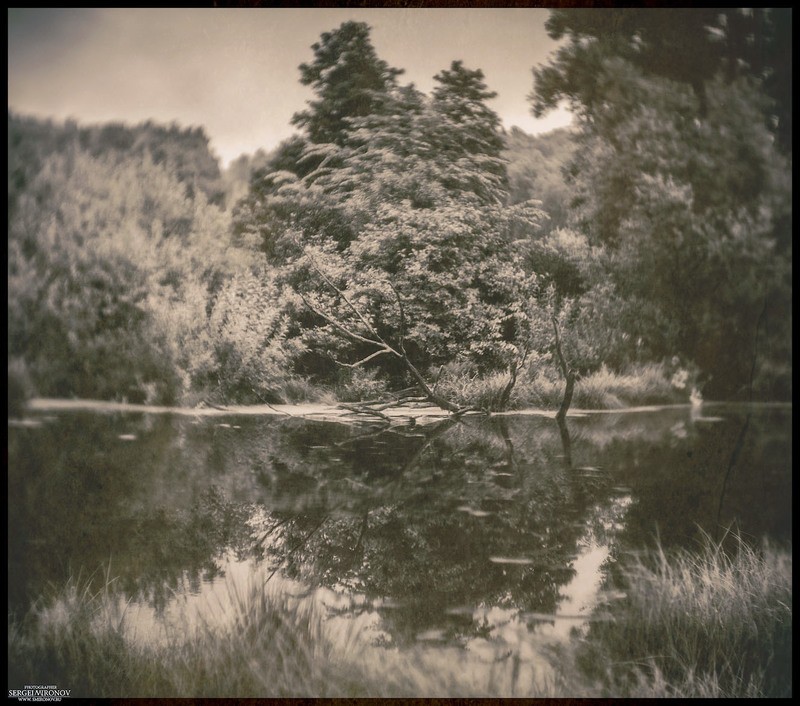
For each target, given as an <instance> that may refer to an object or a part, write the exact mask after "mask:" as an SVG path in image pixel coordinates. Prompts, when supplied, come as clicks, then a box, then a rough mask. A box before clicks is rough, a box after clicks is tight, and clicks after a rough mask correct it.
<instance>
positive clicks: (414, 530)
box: [9, 405, 791, 682]
mask: <svg viewBox="0 0 800 706" xmlns="http://www.w3.org/2000/svg"><path fill="white" fill-rule="evenodd" d="M704 411H705V412H706V413H708V411H709V410H708V406H707V405H706V407H705V408H704ZM696 414H697V412H696V411H693V410H690V409H689V408H682V409H681V408H671V409H663V410H660V411H653V410H650V411H647V412H642V413H628V414H603V415H586V416H581V417H579V418H570V419H568V420H566V421H564V420H562V421H561V423H557V422H555V421H554V420H552V419H548V418H544V417H535V416H503V417H497V418H492V419H480V418H469V419H465V420H463V421H462V422H460V423H455V422H453V421H448V420H445V421H440V422H435V421H433V422H431V423H428V424H424V425H415V426H413V427H410V426H409V427H392V428H389V429H385V428H380V429H378V428H370V427H365V426H359V427H355V426H353V425H348V424H342V423H333V422H319V421H317V422H315V421H307V420H303V419H296V418H294V419H289V418H276V417H269V418H263V417H262V418H259V417H252V416H251V417H237V416H232V417H228V418H224V421H220V419H219V418H217V417H209V418H200V417H198V418H197V419H192V418H191V417H186V416H175V417H170V416H164V415H160V416H156V415H150V414H121V413H113V414H96V413H91V414H89V413H76V412H73V413H63V414H59V415H56V416H54V417H53V416H51V417H49V418H45V417H44V415H41V416H34V417H33V418H32V419H31V420H29V423H25V424H18V425H15V426H14V427H10V428H9V527H11V528H13V530H12V531H11V532H10V533H9V610H10V611H23V610H24V609H25V607H26V606H27V605H29V603H30V601H31V600H33V599H35V598H36V597H37V596H39V595H40V594H41V593H42V592H46V591H47V590H48V586H50V585H51V584H53V585H63V584H64V582H66V580H67V579H68V578H69V577H70V576H75V575H77V574H78V573H79V572H84V575H87V574H89V573H91V572H92V571H94V570H96V569H97V568H98V567H101V566H102V567H106V568H107V567H108V565H109V563H110V565H111V568H110V571H111V573H112V574H114V575H117V576H119V582H120V586H121V588H122V590H123V592H124V594H125V595H126V596H128V597H130V598H131V599H132V600H131V602H130V603H129V604H127V611H128V613H127V615H128V618H129V622H130V624H131V625H132V626H134V628H135V630H136V635H137V639H162V638H163V634H162V633H160V632H159V631H160V630H162V629H163V628H159V627H157V625H162V626H163V625H164V624H167V625H169V624H173V625H176V624H181V625H183V626H184V627H185V626H186V625H192V624H194V623H193V622H192V621H193V620H195V619H187V617H186V616H187V615H194V616H202V618H203V620H207V621H208V620H210V621H212V622H213V620H216V619H217V617H219V619H223V618H224V619H227V617H229V616H230V613H231V610H232V608H231V607H230V604H229V603H226V601H229V599H230V595H228V596H227V598H226V592H228V593H229V592H230V586H231V585H234V586H240V587H241V586H246V585H249V584H248V582H253V581H258V580H260V581H262V582H263V583H264V584H266V585H268V586H269V587H270V589H269V590H271V591H276V592H277V593H281V594H284V593H285V594H287V595H295V594H297V595H298V596H299V595H300V594H304V592H305V591H306V590H307V589H308V590H311V591H312V592H313V593H312V594H309V595H310V596H312V597H311V598H309V600H312V601H314V602H315V605H317V604H318V605H319V606H321V607H320V608H319V609H320V610H323V609H324V610H325V611H326V615H329V616H330V618H329V621H328V622H329V625H330V628H329V629H331V630H339V631H340V632H341V635H340V638H337V639H342V640H346V639H352V633H350V632H348V630H351V629H352V626H353V625H354V624H356V623H354V621H356V620H357V621H361V622H359V623H358V625H360V626H362V627H363V626H368V627H369V630H367V631H366V633H367V634H369V635H370V636H371V638H372V639H373V640H374V641H375V642H376V643H380V644H391V645H396V646H400V647H403V646H406V647H408V646H412V645H420V644H424V645H428V646H430V647H431V648H432V649H433V648H434V647H435V648H436V649H444V648H457V649H460V650H466V651H468V652H470V653H472V654H473V655H474V656H475V658H476V659H477V660H484V661H486V660H489V661H488V662H486V663H487V664H488V663H492V664H493V663H494V662H491V660H496V659H498V655H507V656H508V658H509V659H511V660H512V661H513V663H514V666H512V669H514V670H516V671H515V674H516V677H518V678H519V680H521V681H523V682H524V681H525V680H526V679H542V678H545V676H546V675H544V674H543V672H542V670H543V669H544V667H542V666H540V664H541V659H540V654H539V652H538V650H539V647H541V646H542V645H546V644H548V643H550V642H558V641H563V640H566V639H569V638H570V637H571V636H572V635H574V634H575V632H576V631H577V632H578V633H581V632H582V631H585V630H586V626H587V625H588V621H590V620H597V619H602V617H603V614H604V605H605V604H606V603H607V602H608V601H609V600H613V595H610V594H608V592H607V591H604V582H605V578H606V577H607V575H608V572H609V570H610V569H611V567H613V565H614V563H615V562H616V561H618V558H619V557H620V556H621V555H623V554H624V553H625V552H627V551H635V550H638V549H641V548H642V547H644V546H646V545H647V544H648V543H649V542H651V541H652V540H653V539H654V538H655V537H656V536H659V537H660V540H661V542H662V544H664V545H665V546H666V547H668V548H669V547H671V546H692V543H693V542H694V541H695V540H696V538H697V537H698V532H699V529H698V528H700V527H701V528H703V529H705V530H706V531H713V529H714V528H715V527H717V526H719V525H727V524H729V523H730V522H732V521H736V522H737V523H738V526H739V527H740V528H741V529H742V530H743V532H745V534H746V535H747V536H751V537H753V538H754V539H756V540H758V539H760V538H761V537H763V536H765V535H766V536H770V537H772V538H773V540H775V541H777V542H780V541H784V540H786V541H788V539H789V538H790V535H791V500H790V498H791V476H790V468H791V442H790V439H791V436H790V433H791V432H790V429H791V411H790V410H788V411H786V410H775V409H762V410H760V411H759V410H757V411H756V412H753V413H752V414H751V418H750V422H749V427H748V429H747V434H746V435H744V436H742V435H741V429H742V422H743V419H744V417H743V415H742V413H741V411H739V410H737V409H735V408H726V407H719V408H716V409H714V416H713V417H711V418H713V419H715V420H716V419H718V420H719V421H714V422H713V423H711V422H707V421H701V419H703V417H697V416H696ZM710 416H711V415H709V417H710ZM709 417H706V418H705V419H706V420H708V418H709ZM736 449H738V457H737V462H736V472H735V473H728V470H729V468H730V458H731V454H732V453H733V452H734V450H736ZM723 486H724V503H720V491H721V489H722V488H723ZM301 597H302V596H301ZM301 597H298V598H297V600H300V599H301ZM306 598H308V596H306ZM134 614H135V615H136V617H133V616H134ZM215 616H216V617H215ZM197 620H199V618H198V619H197ZM197 620H195V622H197ZM337 626H338V627H337ZM361 632H364V631H363V630H362V631H361ZM348 635H349V636H350V637H348ZM159 636H161V637H159ZM526 636H527V637H526ZM531 636H533V638H535V639H531ZM526 670H527V671H526ZM516 677H515V678H516Z"/></svg>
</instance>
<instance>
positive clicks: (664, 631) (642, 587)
mask: <svg viewBox="0 0 800 706" xmlns="http://www.w3.org/2000/svg"><path fill="white" fill-rule="evenodd" d="M731 540H732V541H731ZM729 544H732V545H733V548H732V549H730V548H728V549H727V550H724V549H723V543H716V542H714V541H713V540H712V539H711V538H709V537H708V536H705V537H704V539H703V547H702V549H701V551H699V552H689V551H680V552H678V553H675V554H672V555H667V554H666V553H665V552H664V551H663V549H660V548H659V549H657V550H656V551H655V552H653V553H652V554H649V555H647V556H645V557H640V558H638V559H636V560H634V561H633V562H632V564H631V565H629V566H628V567H627V568H626V569H625V570H624V574H625V581H626V583H627V588H628V597H627V600H626V601H625V602H624V603H623V604H622V605H621V606H620V607H619V615H618V616H617V620H616V621H614V622H610V623H595V624H594V625H593V626H592V634H591V639H590V640H589V641H587V643H586V644H584V645H583V646H582V648H581V649H579V651H578V655H577V656H576V660H577V662H578V663H579V664H582V665H583V666H584V667H585V668H586V670H585V671H587V672H588V673H590V674H593V675H594V677H595V679H596V681H598V682H600V683H602V684H603V685H604V691H605V692H607V693H612V694H614V695H621V696H637V697H648V696H672V697H685V698H692V697H788V696H791V693H792V666H791V665H792V557H791V552H790V551H781V550H776V549H773V548H770V547H769V546H765V547H763V548H760V549H756V548H753V547H752V546H750V545H748V544H747V543H746V542H745V541H743V540H742V538H741V537H740V536H739V535H731V536H729V537H728V538H727V541H726V542H725V546H728V545H729Z"/></svg>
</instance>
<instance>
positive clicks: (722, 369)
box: [534, 9, 791, 397]
mask: <svg viewBox="0 0 800 706" xmlns="http://www.w3.org/2000/svg"><path fill="white" fill-rule="evenodd" d="M670 13H672V14H670V15H669V17H672V18H673V19H674V20H675V22H674V23H670V22H667V21H666V19H665V16H662V15H661V14H659V13H654V12H651V11H646V10H627V9H626V10H613V11H601V10H594V11H592V12H589V13H580V12H579V13H575V12H570V11H555V12H554V13H553V15H552V16H551V20H550V23H549V25H548V26H549V28H550V31H551V34H552V36H553V37H561V36H563V35H565V34H568V35H569V37H570V41H569V43H567V44H565V45H564V46H563V47H562V48H561V49H560V50H559V51H558V52H557V54H556V56H555V58H554V59H553V60H552V61H551V62H550V64H549V65H547V66H546V67H544V68H541V69H539V70H538V71H537V74H536V75H537V87H536V92H535V96H534V107H535V109H536V111H537V112H539V113H541V112H542V111H543V110H545V109H547V108H549V107H552V106H553V105H555V104H556V103H557V101H558V100H559V99H561V98H568V99H569V100H570V101H571V103H572V105H573V107H574V109H575V110H576V111H578V112H579V113H580V115H581V118H582V128H583V129H582V134H581V137H580V143H581V147H580V149H579V150H578V151H577V152H576V154H575V158H574V160H573V164H572V165H571V167H570V174H571V175H572V176H571V179H572V183H573V188H574V191H575V197H576V201H575V205H576V209H575V211H574V213H573V216H572V222H573V223H574V225H575V227H576V228H577V229H578V230H579V231H581V232H582V233H583V234H585V235H586V236H587V238H588V240H589V242H590V243H591V244H592V246H594V247H598V248H600V250H598V252H597V253H596V262H597V264H598V265H599V267H598V268H596V271H595V276H594V277H593V278H590V279H589V280H588V285H589V287H588V290H589V291H588V293H587V294H586V295H585V297H588V299H587V298H583V299H579V301H578V302H577V307H578V310H579V313H578V314H577V316H578V318H582V319H584V320H585V321H587V323H589V324H590V325H591V320H592V318H595V317H593V316H587V315H583V314H581V313H580V310H581V309H583V310H584V311H589V310H591V309H594V310H595V311H596V310H597V309H598V307H599V308H600V309H605V310H606V311H607V312H608V314H607V315H605V314H604V315H603V316H602V317H601V318H603V319H607V320H613V319H614V318H617V319H618V320H619V322H620V324H621V325H618V326H616V327H615V328H616V329H617V333H616V334H615V335H616V336H623V337H624V338H625V339H626V340H627V341H628V344H627V345H619V342H618V343H612V342H611V341H607V343H606V344H605V347H606V351H607V352H611V351H614V349H616V351H615V352H614V353H613V357H609V358H606V360H607V361H608V362H609V363H610V364H613V365H620V364H624V363H626V362H637V361H638V362H641V361H643V360H647V359H649V360H653V359H656V360H657V359H660V358H664V357H668V356H670V355H673V354H676V353H677V354H679V355H682V356H684V357H686V358H688V359H691V360H694V361H695V362H696V363H697V364H698V365H699V366H700V368H701V369H702V371H703V372H704V374H705V376H706V384H707V389H708V392H709V393H710V394H711V395H714V396H725V397H730V396H735V395H742V394H743V388H744V387H746V386H747V384H748V380H749V378H750V370H751V368H752V367H753V359H754V357H755V358H756V359H757V360H759V361H760V360H766V361H772V360H775V359H776V358H777V359H778V360H781V359H785V356H786V351H785V344H784V343H783V341H784V340H785V337H786V334H787V331H786V329H783V328H782V324H783V326H785V325H787V324H788V322H789V317H788V316H787V315H786V314H787V301H788V294H789V292H790V291H791V290H790V284H789V282H790V276H791V266H790V251H789V237H788V229H789V224H790V222H791V206H790V197H791V184H790V178H789V165H788V163H787V161H786V160H785V159H784V157H783V155H782V154H781V152H780V150H779V149H778V146H777V143H776V142H775V139H774V137H773V135H771V134H770V126H771V123H770V125H767V124H765V119H764V116H765V115H770V114H771V113H770V111H771V110H772V108H773V107H775V105H774V104H773V103H771V102H770V100H769V99H768V98H767V96H766V94H765V88H764V86H765V83H764V82H765V81H766V80H767V79H766V78H765V76H766V75H767V74H768V73H769V71H768V67H763V70H761V69H757V68H756V67H755V63H754V62H755V59H754V58H753V57H752V56H751V55H749V54H747V55H743V54H740V50H741V51H744V47H745V45H747V41H744V43H743V44H740V43H738V40H739V39H741V38H742V37H744V38H745V39H746V37H747V32H749V31H750V30H747V31H745V32H744V34H743V35H742V37H739V36H738V35H736V36H734V35H735V31H734V28H735V27H738V26H739V25H737V24H736V23H737V22H739V20H741V19H742V17H743V15H742V14H741V12H740V11H738V10H730V11H725V12H724V13H719V12H718V11H716V10H714V11H708V10H694V9H692V10H671V11H670ZM709 13H711V14H709ZM757 16H758V17H762V15H761V14H760V13H758V15H757ZM765 17H766V18H767V20H766V21H768V23H769V22H772V21H773V20H772V19H769V18H771V17H772V15H767V16H765ZM720 18H727V19H726V20H725V22H727V24H726V25H724V26H723V25H720V22H722V20H721V19H720ZM742 22H744V20H742ZM748 22H749V20H748ZM740 29H741V28H740ZM736 31H738V30H736ZM754 31H755V30H754ZM659 32H661V34H659ZM715 37H716V38H717V39H719V42H717V40H716V39H715ZM720 38H721V39H720ZM689 46H691V47H692V48H693V51H692V52H688V51H687V50H686V49H687V47H689ZM722 48H725V51H722ZM688 56H691V57H692V60H691V62H686V61H685V60H684V59H685V57H688ZM697 56H705V57H707V59H708V61H705V62H704V61H700V62H698V61H697ZM667 59H669V61H667ZM739 59H741V61H738V60H739ZM737 61H738V63H737ZM732 62H733V63H732ZM700 64H702V66H700ZM733 64H736V65H737V66H739V67H740V68H736V69H735V70H734V69H733V68H732V67H733ZM764 72H767V73H766V74H765V73H764ZM770 75H771V74H770ZM777 109H779V108H776V110H777ZM766 122H769V121H766ZM598 275H599V276H598ZM620 314H621V315H620ZM581 327H583V325H581ZM765 329H766V330H770V331H771V332H772V333H771V335H769V336H768V337H767V336H766V335H764V334H765ZM779 330H783V333H781V334H778V333H777V332H778V331H779ZM759 336H760V338H759ZM583 338H584V339H585V340H587V341H591V340H592V338H591V337H589V336H583ZM757 340H758V343H756V341H757ZM632 344H633V345H632ZM756 348H757V350H756ZM598 353H600V354H601V356H603V355H604V354H605V352H604V351H602V350H601V351H598ZM600 359H603V358H602V357H601V358H600ZM750 394H752V392H751V393H750Z"/></svg>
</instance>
